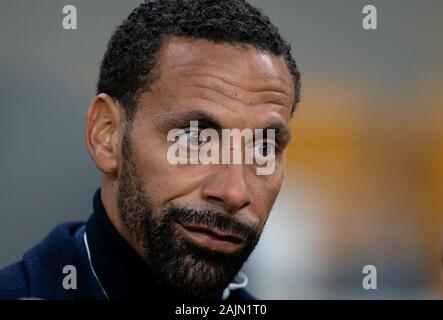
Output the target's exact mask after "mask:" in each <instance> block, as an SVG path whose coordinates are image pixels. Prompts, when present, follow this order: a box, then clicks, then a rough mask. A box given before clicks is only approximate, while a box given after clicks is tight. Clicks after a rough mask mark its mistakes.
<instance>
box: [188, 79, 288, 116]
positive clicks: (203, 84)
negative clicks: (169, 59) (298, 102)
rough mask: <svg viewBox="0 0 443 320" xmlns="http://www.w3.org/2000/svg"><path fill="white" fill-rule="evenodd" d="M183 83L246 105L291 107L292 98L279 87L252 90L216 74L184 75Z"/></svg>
mask: <svg viewBox="0 0 443 320" xmlns="http://www.w3.org/2000/svg"><path fill="white" fill-rule="evenodd" d="M183 77H184V78H185V81H184V83H185V84H186V86H187V87H190V88H201V89H205V90H211V91H215V92H216V93H218V94H221V95H223V96H225V97H226V98H228V99H232V100H235V101H237V102H240V103H242V104H246V105H258V104H267V103H270V104H276V105H281V106H283V107H286V108H291V106H292V103H293V102H292V100H293V99H292V98H291V97H290V96H289V95H288V94H287V93H286V92H284V91H283V90H281V89H280V88H270V87H269V86H268V85H266V86H265V87H262V88H255V89H253V90H251V89H249V88H245V87H242V86H239V85H237V84H234V83H232V82H230V81H227V80H226V79H224V78H222V77H218V76H213V75H207V74H192V75H185V76H183Z"/></svg>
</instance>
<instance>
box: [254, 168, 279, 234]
mask: <svg viewBox="0 0 443 320" xmlns="http://www.w3.org/2000/svg"><path fill="white" fill-rule="evenodd" d="M283 177H284V170H283V169H277V168H276V170H275V172H274V174H273V175H271V176H268V177H266V178H257V179H259V181H255V183H254V184H253V186H254V189H253V192H254V202H255V204H254V211H255V212H257V214H258V215H259V217H258V218H259V220H260V223H261V227H262V228H263V227H264V225H265V223H266V221H267V219H268V217H269V215H270V213H271V210H272V207H273V205H274V203H275V200H276V199H277V196H278V194H279V192H280V189H281V185H282V182H283Z"/></svg>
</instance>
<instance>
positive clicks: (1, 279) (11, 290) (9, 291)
mask: <svg viewBox="0 0 443 320" xmlns="http://www.w3.org/2000/svg"><path fill="white" fill-rule="evenodd" d="M28 296H29V282H28V278H27V271H26V267H25V264H24V263H23V261H20V262H17V263H15V264H13V265H10V266H9V267H6V268H4V269H3V270H0V300H17V299H20V298H23V297H28Z"/></svg>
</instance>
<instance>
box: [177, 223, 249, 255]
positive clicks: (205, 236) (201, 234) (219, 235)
mask: <svg viewBox="0 0 443 320" xmlns="http://www.w3.org/2000/svg"><path fill="white" fill-rule="evenodd" d="M177 227H178V229H180V231H181V232H182V233H183V234H184V235H185V237H186V238H188V239H189V240H191V241H192V242H193V243H195V244H196V245H198V246H200V247H205V248H208V249H210V250H212V251H218V252H223V253H232V252H235V251H237V250H238V249H239V248H240V247H241V246H242V245H243V243H244V242H245V239H244V238H242V237H240V236H238V235H234V234H230V233H225V232H222V231H220V230H218V229H214V228H208V227H205V226H198V225H182V224H179V223H178V224H177Z"/></svg>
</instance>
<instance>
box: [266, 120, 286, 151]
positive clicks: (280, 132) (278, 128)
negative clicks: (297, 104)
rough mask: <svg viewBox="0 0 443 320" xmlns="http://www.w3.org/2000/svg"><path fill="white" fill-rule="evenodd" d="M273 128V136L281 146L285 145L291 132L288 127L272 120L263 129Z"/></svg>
mask: <svg viewBox="0 0 443 320" xmlns="http://www.w3.org/2000/svg"><path fill="white" fill-rule="evenodd" d="M268 129H274V130H275V138H276V140H278V141H279V142H280V143H281V144H282V145H283V146H285V145H287V144H288V143H289V142H290V141H291V139H292V134H291V130H290V129H289V127H288V126H287V125H286V124H285V123H283V122H273V123H272V124H270V125H269V126H267V127H266V128H265V129H264V130H265V132H266V130H268Z"/></svg>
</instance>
